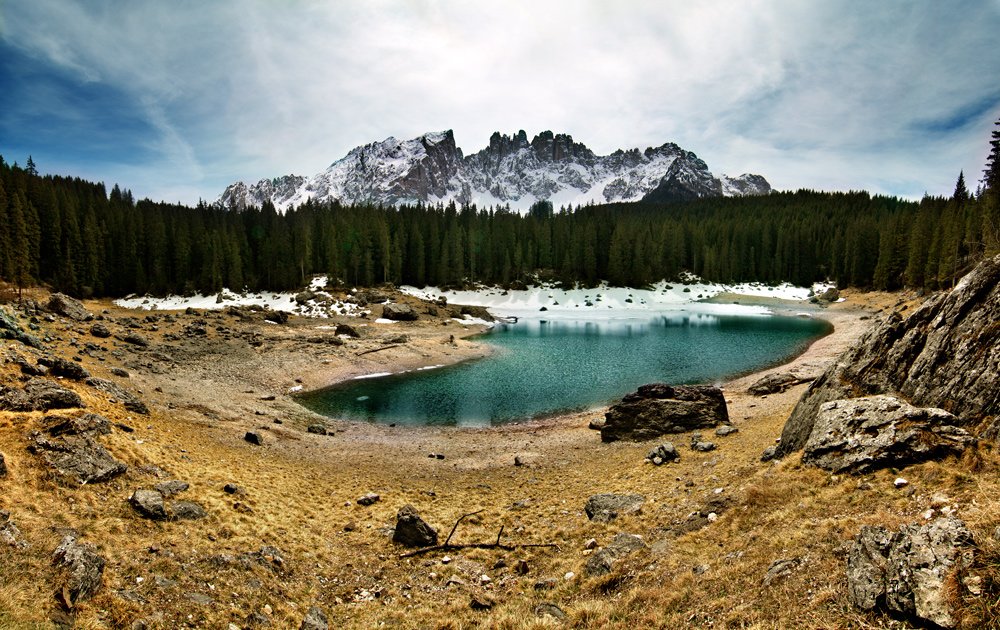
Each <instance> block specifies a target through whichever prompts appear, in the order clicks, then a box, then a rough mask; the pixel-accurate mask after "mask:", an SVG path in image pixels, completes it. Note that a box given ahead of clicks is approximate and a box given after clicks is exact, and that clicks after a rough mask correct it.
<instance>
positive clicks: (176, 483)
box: [153, 479, 191, 497]
mask: <svg viewBox="0 0 1000 630" xmlns="http://www.w3.org/2000/svg"><path fill="white" fill-rule="evenodd" d="M190 487H191V484H189V483H188V482H186V481H181V480H180V479H171V480H169V481H161V482H160V483H158V484H156V485H155V486H153V488H154V489H155V490H156V491H157V492H159V493H160V494H162V495H163V496H165V497H170V496H173V495H175V494H180V493H181V492H184V491H186V490H187V489H188V488H190Z"/></svg>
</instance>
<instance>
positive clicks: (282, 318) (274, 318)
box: [264, 311, 288, 324]
mask: <svg viewBox="0 0 1000 630" xmlns="http://www.w3.org/2000/svg"><path fill="white" fill-rule="evenodd" d="M264 319H265V320H267V321H269V322H274V323H275V324H287V323H288V313H286V312H285V311H271V312H269V313H268V314H267V315H264Z"/></svg>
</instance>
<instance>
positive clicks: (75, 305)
mask: <svg viewBox="0 0 1000 630" xmlns="http://www.w3.org/2000/svg"><path fill="white" fill-rule="evenodd" d="M45 308H46V310H48V311H49V312H51V313H58V314H59V315H62V316H63V317H68V318H70V319H73V320H76V321H78V322H82V321H84V320H86V319H87V318H88V317H92V315H91V314H90V313H89V312H87V309H86V308H85V307H84V306H83V304H82V303H81V302H80V300H77V299H76V298H71V297H70V296H68V295H64V294H62V293H53V294H52V295H50V296H49V301H48V302H46V304H45Z"/></svg>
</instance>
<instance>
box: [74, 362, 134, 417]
mask: <svg viewBox="0 0 1000 630" xmlns="http://www.w3.org/2000/svg"><path fill="white" fill-rule="evenodd" d="M126 374H127V372H126ZM84 382H85V383H86V384H87V385H90V386H91V387H93V388H94V389H96V390H98V391H100V392H103V393H105V394H107V395H109V396H113V397H114V398H115V399H116V400H117V401H118V402H120V403H122V404H123V405H124V406H125V408H126V409H128V410H129V411H131V412H132V413H141V414H143V415H146V416H148V415H149V407H147V406H146V403H144V402H142V399H140V398H139V397H138V396H136V395H135V394H133V393H132V392H130V391H128V390H127V389H125V388H124V387H122V386H121V385H119V384H118V383H115V382H114V381H109V380H105V379H103V378H97V377H96V376H92V377H90V378H88V379H87V380H86V381H84Z"/></svg>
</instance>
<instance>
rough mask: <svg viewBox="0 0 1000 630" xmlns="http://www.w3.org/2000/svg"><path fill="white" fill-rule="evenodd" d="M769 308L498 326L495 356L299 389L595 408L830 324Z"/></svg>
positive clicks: (434, 410)
mask: <svg viewBox="0 0 1000 630" xmlns="http://www.w3.org/2000/svg"><path fill="white" fill-rule="evenodd" d="M830 330H832V328H831V327H830V325H829V324H828V323H826V322H823V321H819V320H815V319H810V318H800V317H782V316H775V315H750V316H730V315H707V314H698V313H678V314H672V315H669V316H659V317H655V318H653V319H649V320H617V321H615V320H612V321H600V322H593V321H591V322H584V321H528V322H520V323H517V324H499V325H497V326H496V327H495V328H494V330H493V331H491V332H490V333H487V334H485V335H483V336H480V337H478V338H477V339H476V340H477V341H480V342H484V343H488V344H490V345H491V346H494V348H495V351H494V352H493V353H492V354H491V356H489V357H486V358H483V359H476V360H474V361H468V362H465V363H460V364H458V365H453V366H448V367H442V368H436V369H431V370H421V371H415V372H409V373H406V374H399V375H393V376H385V377H379V378H367V379H357V380H352V381H348V382H346V383H341V384H339V385H335V386H333V387H330V388H327V389H323V390H319V391H316V392H310V393H307V394H303V395H301V396H299V397H298V401H299V402H300V403H301V404H303V405H304V406H306V407H308V408H309V409H312V410H313V411H316V412H318V413H321V414H323V415H326V416H329V417H332V418H342V419H350V420H363V421H369V422H379V423H384V424H389V423H396V424H400V425H451V426H489V425H498V424H507V423H510V422H518V421H522V420H527V419H531V418H537V417H543V416H548V415H553V414H557V413H562V412H567V411H578V410H583V409H588V408H593V407H596V406H601V405H604V404H607V403H609V402H612V401H614V400H616V399H620V398H621V397H622V396H624V395H625V394H627V393H629V392H632V391H635V390H636V389H637V388H638V387H639V386H640V385H642V384H645V383H652V382H664V383H669V384H672V385H680V384H695V383H712V382H718V381H721V380H724V379H727V378H730V377H733V376H736V375H738V374H745V373H749V372H753V371H756V370H760V369H764V368H766V367H768V366H772V365H777V364H780V363H782V362H784V361H785V360H787V359H789V358H791V357H792V356H794V355H796V354H799V353H800V352H802V351H803V350H804V349H805V348H806V347H807V346H808V344H809V343H811V342H812V341H813V340H815V339H816V338H818V337H820V336H823V335H824V334H827V333H828V332H830Z"/></svg>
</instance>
